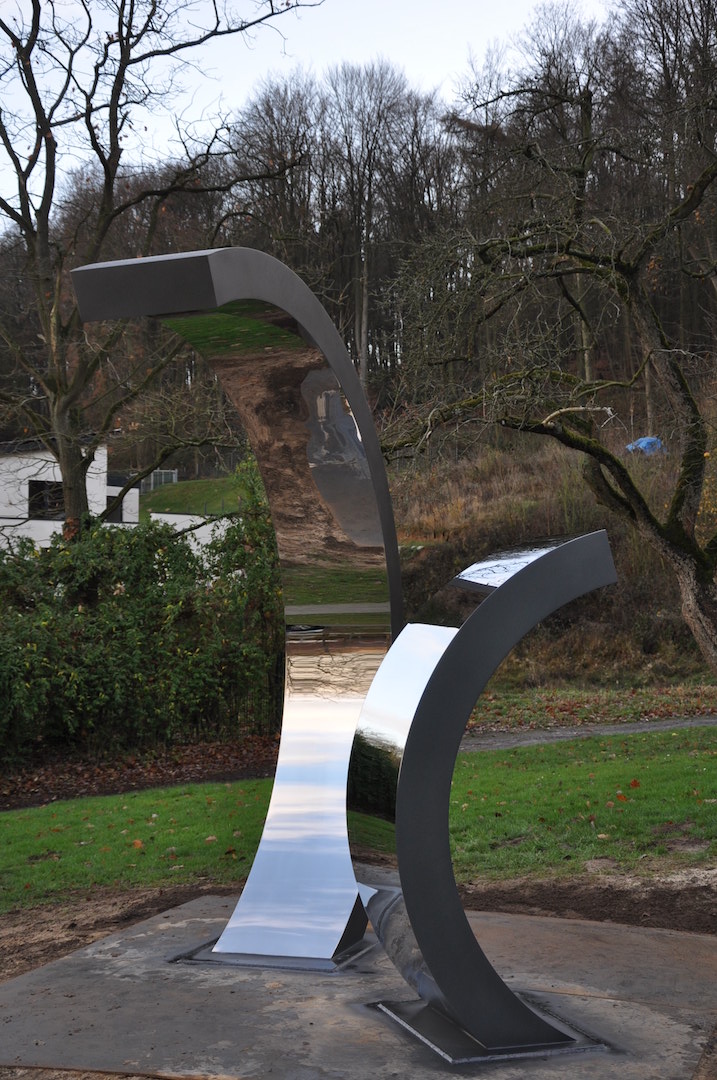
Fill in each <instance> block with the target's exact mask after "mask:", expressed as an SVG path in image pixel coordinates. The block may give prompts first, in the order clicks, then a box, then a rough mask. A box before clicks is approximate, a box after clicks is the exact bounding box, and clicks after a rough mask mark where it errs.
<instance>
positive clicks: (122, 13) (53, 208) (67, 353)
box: [0, 0, 321, 522]
mask: <svg viewBox="0 0 717 1080" xmlns="http://www.w3.org/2000/svg"><path fill="white" fill-rule="evenodd" d="M320 2H321V0H314V3H320ZM314 3H312V2H310V0H307V2H304V0H287V2H282V3H280V4H279V3H277V2H276V0H259V2H258V3H254V4H248V3H247V5H246V6H247V7H248V9H249V14H247V15H244V14H242V13H241V12H240V10H239V9H238V8H239V5H233V4H230V3H226V4H220V3H218V2H217V0H169V2H162V3H160V2H159V0H106V2H99V0H75V2H73V3H72V4H71V5H70V6H69V7H68V6H67V5H60V4H59V3H58V4H56V3H54V2H53V0H30V2H26V3H18V4H17V7H16V9H15V11H14V12H12V11H9V10H8V8H9V5H6V6H4V8H3V14H2V16H0V101H1V102H2V106H0V153H1V155H2V158H3V161H2V167H1V170H0V215H2V218H3V219H4V222H5V226H6V230H5V234H4V238H3V244H4V247H5V248H6V249H7V250H10V251H12V268H13V271H14V274H15V279H14V280H13V281H5V282H4V284H3V290H2V297H3V300H4V303H3V310H2V311H1V312H0V341H2V342H3V344H4V346H5V357H4V358H3V361H4V362H3V363H2V368H3V369H4V371H5V372H6V373H7V374H9V375H10V376H11V377H10V378H9V379H6V380H4V383H3V386H2V390H1V392H0V405H2V406H4V410H5V417H6V421H7V422H10V421H12V422H13V423H14V424H15V425H16V426H17V425H19V426H20V427H21V428H25V429H26V430H27V431H28V432H32V433H34V434H35V435H36V436H38V437H39V438H40V439H41V440H42V441H43V442H44V444H45V445H46V446H47V448H48V450H50V451H51V452H52V453H53V454H54V455H55V456H56V458H57V460H58V462H59V465H60V468H61V472H62V477H63V487H64V496H65V509H66V516H67V519H68V522H78V521H79V520H80V519H81V518H82V515H83V514H84V513H86V511H87V495H86V485H85V476H86V472H87V468H88V467H89V464H90V462H91V461H92V457H93V454H94V451H95V449H96V447H97V446H98V445H99V443H100V442H101V441H102V440H103V439H104V438H105V437H106V434H107V431H108V430H109V429H110V427H111V425H112V424H113V422H114V417H115V416H116V414H117V410H118V408H120V407H121V405H122V403H123V402H124V403H127V402H132V401H134V400H136V399H137V398H138V397H139V396H140V395H141V394H142V393H143V392H144V391H145V389H146V387H147V386H148V385H149V384H150V383H151V382H152V380H153V379H154V378H155V377H156V374H157V370H158V369H159V368H161V367H162V366H164V365H166V364H167V363H168V362H170V360H171V350H170V351H167V352H166V353H165V354H164V355H163V356H160V357H157V358H155V359H154V361H153V362H152V363H151V364H149V365H148V364H147V363H146V358H143V362H142V364H141V366H137V367H136V369H135V370H133V372H132V373H131V376H126V377H125V378H124V380H123V381H122V382H120V383H119V384H118V385H117V387H116V393H114V394H112V395H109V397H107V396H106V395H105V392H104V391H102V392H101V393H100V394H99V395H95V394H94V393H93V387H94V385H95V380H96V377H97V375H98V372H100V371H101V369H102V368H103V367H104V366H106V365H107V364H108V362H109V361H110V360H111V358H112V357H113V355H114V354H115V352H116V350H117V349H118V345H119V342H120V340H121V336H122V332H123V329H122V327H121V326H118V325H114V326H108V327H106V328H105V329H104V331H103V330H102V329H100V330H99V331H93V335H92V337H90V336H89V335H88V334H85V332H84V330H83V328H82V326H81V324H80V320H79V316H78V313H77V310H76V308H75V306H74V302H73V297H72V293H71V289H70V287H69V283H68V271H69V270H70V269H71V268H72V267H73V266H76V265H78V264H81V263H87V262H94V261H97V260H100V259H102V258H112V257H117V255H136V256H139V255H145V254H149V253H152V252H153V251H155V250H156V245H157V238H158V236H160V235H161V234H162V231H163V230H164V232H165V235H166V228H165V226H164V219H166V217H167V215H168V214H170V213H171V212H172V211H177V209H178V208H181V207H182V206H183V205H186V200H198V199H199V198H200V197H204V198H209V197H214V198H215V199H217V200H221V199H222V198H223V197H226V196H227V195H228V194H230V193H231V192H233V191H234V189H235V188H236V186H237V184H239V183H241V181H242V180H243V179H244V178H245V177H244V175H243V174H242V173H241V172H240V171H238V169H237V163H236V161H235V159H234V157H233V155H232V154H231V151H230V148H229V145H228V142H227V140H226V127H225V125H224V124H223V123H221V122H219V121H217V122H216V123H215V124H214V125H212V126H211V127H210V129H209V131H208V134H206V135H205V137H204V138H200V136H199V134H196V135H192V133H191V131H190V130H189V128H188V127H186V126H185V127H182V126H181V125H180V124H179V123H177V125H176V134H177V138H178V140H179V142H180V150H179V151H178V152H177V154H176V155H175V158H176V160H175V163H174V164H172V163H170V162H167V161H164V162H163V163H162V168H161V169H160V168H158V167H157V163H154V162H151V163H149V165H148V164H147V163H146V162H144V163H142V162H139V161H137V160H134V161H133V160H132V158H131V155H130V154H129V152H128V151H127V150H126V149H125V147H126V146H128V145H129V144H130V143H131V142H132V141H133V140H134V141H135V142H136V141H139V142H140V143H141V131H142V128H143V127H144V121H145V117H146V116H147V115H148V114H149V113H150V112H151V111H154V110H159V109H163V110H165V111H167V112H171V109H172V106H173V103H174V101H175V96H174V95H175V94H176V93H178V91H179V88H180V82H181V78H182V76H183V75H185V74H188V73H191V75H192V77H196V75H197V72H198V70H199V67H198V66H199V63H200V62H201V58H202V55H203V49H204V48H205V47H206V46H208V44H209V43H210V42H211V41H213V40H216V39H219V38H222V37H231V36H237V37H238V36H241V35H247V34H250V33H252V32H253V31H254V30H256V29H258V28H260V27H261V26H262V25H265V24H269V23H271V24H274V23H275V22H276V21H277V20H279V19H280V17H281V16H282V15H284V14H285V13H286V12H288V11H291V10H295V9H297V8H301V7H311V6H314ZM272 171H276V170H272ZM70 181H72V182H70ZM183 200H184V201H183ZM214 210H215V212H216V210H217V208H216V207H215V208H214ZM213 216H214V215H213ZM216 216H217V218H218V220H221V219H222V214H221V213H218V214H216ZM13 298H14V299H13ZM16 301H19V302H20V307H19V308H18V307H17V306H16ZM103 403H104V404H105V405H106V407H105V408H104V409H102V405H103ZM90 406H91V409H90V411H91V412H92V415H93V423H92V425H91V426H88V425H87V424H86V423H85V415H86V413H87V410H88V407H90Z"/></svg>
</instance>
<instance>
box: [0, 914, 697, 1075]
mask: <svg viewBox="0 0 717 1080" xmlns="http://www.w3.org/2000/svg"><path fill="white" fill-rule="evenodd" d="M232 907H233V903H232V901H231V900H229V899H225V898H218V897H203V898H201V899H199V900H195V901H192V902H191V903H189V904H184V905H182V906H181V907H178V908H174V909H173V910H171V911H168V912H165V913H164V914H162V915H158V916H155V917H154V918H152V919H149V920H147V921H146V922H143V923H140V924H139V925H137V926H134V927H131V928H129V929H127V930H123V931H121V932H120V933H117V934H113V935H111V936H110V937H107V938H104V939H103V940H101V941H98V942H95V943H94V944H92V945H90V946H88V947H87V948H84V949H81V950H79V951H78V952H75V953H73V954H71V955H69V956H67V957H64V958H63V959H61V960H57V961H55V962H54V963H51V964H48V965H47V966H45V967H43V968H38V969H37V970H35V971H31V972H28V973H26V974H25V975H22V976H20V977H18V978H15V979H12V980H10V981H9V982H6V983H4V984H1V985H0V1066H23V1067H40V1068H61V1069H68V1070H77V1071H102V1072H118V1073H140V1074H146V1075H151V1076H160V1077H208V1078H215V1077H217V1078H218V1077H221V1078H228V1077H232V1078H235V1080H245V1078H247V1080H248V1078H254V1077H267V1076H271V1077H272V1078H276V1080H339V1078H342V1080H352V1078H357V1080H358V1078H360V1080H363V1078H365V1077H367V1076H371V1077H377V1078H379V1080H383V1078H394V1077H406V1078H408V1077H411V1078H412V1080H428V1078H429V1077H430V1078H431V1080H440V1078H442V1077H449V1076H456V1075H458V1076H483V1075H490V1076H491V1077H493V1078H494V1080H515V1078H521V1080H542V1078H546V1080H547V1078H551V1080H558V1078H565V1080H567V1078H570V1080H575V1078H576V1077H579V1078H580V1080H611V1078H613V1077H615V1078H617V1077H619V1078H620V1080H688V1078H689V1077H691V1076H692V1075H693V1073H694V1070H695V1068H696V1066H697V1063H698V1060H699V1057H700V1053H701V1050H702V1047H703V1046H704V1044H705V1042H706V1040H707V1037H708V1036H709V1034H710V1032H711V1030H712V1028H713V1027H714V1024H715V1021H716V1020H717V939H715V938H712V937H710V936H706V935H705V936H703V935H697V934H681V933H674V932H671V931H666V930H641V929H634V928H630V927H624V926H615V925H611V924H605V923H587V922H582V921H579V920H554V919H544V918H538V917H533V916H516V915H511V916H508V915H500V914H471V915H470V916H469V917H470V921H471V925H472V926H473V928H474V930H475V932H476V935H477V937H478V940H479V941H480V942H481V945H482V946H483V948H484V949H485V952H486V953H487V955H488V956H489V957H490V959H491V960H492V962H493V963H494V965H495V966H496V968H497V969H498V970H499V971H500V973H501V974H502V975H503V976H504V978H506V981H507V982H508V983H509V984H510V985H511V986H512V987H513V988H514V989H516V990H519V991H520V992H522V993H525V994H526V996H527V997H528V998H529V1000H532V1001H533V1002H535V1003H536V1004H537V1005H538V1006H540V1007H541V1008H544V1009H547V1010H548V1011H550V1012H552V1013H554V1014H555V1015H557V1016H558V1017H560V1018H562V1019H563V1020H565V1021H566V1022H567V1023H569V1024H570V1025H572V1026H574V1027H576V1028H578V1029H580V1030H582V1031H585V1032H586V1033H587V1034H588V1035H591V1036H593V1037H595V1038H597V1039H599V1040H600V1041H601V1042H602V1043H604V1044H606V1046H607V1049H601V1050H589V1051H585V1052H583V1053H580V1054H577V1055H576V1054H570V1055H561V1056H557V1057H538V1058H533V1059H530V1060H525V1061H507V1062H496V1063H490V1064H487V1063H483V1064H480V1065H471V1066H459V1067H451V1066H449V1065H447V1064H446V1063H445V1062H444V1061H443V1060H442V1059H441V1058H439V1057H438V1056H437V1055H435V1054H434V1053H433V1052H432V1051H431V1050H429V1049H428V1048H427V1047H426V1046H424V1045H422V1044H421V1043H419V1042H417V1041H416V1040H414V1039H413V1038H412V1037H411V1036H410V1035H409V1034H408V1033H407V1032H405V1031H404V1030H403V1029H401V1028H400V1027H398V1026H397V1025H395V1024H394V1023H393V1022H392V1021H391V1020H389V1019H388V1018H387V1017H386V1016H384V1015H383V1014H382V1013H381V1012H380V1011H378V1010H377V1009H376V1008H375V1007H374V1006H375V1003H376V1002H379V1001H382V1000H391V1001H396V1000H403V1001H407V1000H410V998H411V996H412V995H411V991H410V990H409V988H408V987H407V986H406V985H405V983H404V982H403V980H402V979H401V978H400V976H398V974H397V973H396V972H395V970H394V969H393V967H392V965H391V964H390V962H389V961H388V960H387V959H386V957H385V956H384V954H383V952H382V951H381V950H380V948H379V947H375V948H374V949H372V950H371V951H370V952H369V953H367V954H366V955H364V956H363V957H362V958H361V959H359V960H357V961H355V962H353V963H351V964H349V965H348V966H347V967H346V968H344V969H342V970H340V971H337V972H334V973H332V974H317V973H316V972H303V971H283V970H277V969H272V970H267V969H257V968H241V967H235V966H231V965H227V966H224V965H221V966H220V965H218V964H216V963H198V962H193V961H187V960H179V961H177V960H176V958H177V957H178V956H180V955H186V954H187V953H190V952H192V951H193V950H197V949H200V948H201V946H202V945H205V944H206V943H207V942H209V941H211V940H212V939H214V938H216V937H218V935H219V934H220V932H221V931H222V929H223V927H224V924H225V922H226V919H227V918H228V915H229V913H230V912H231V910H232Z"/></svg>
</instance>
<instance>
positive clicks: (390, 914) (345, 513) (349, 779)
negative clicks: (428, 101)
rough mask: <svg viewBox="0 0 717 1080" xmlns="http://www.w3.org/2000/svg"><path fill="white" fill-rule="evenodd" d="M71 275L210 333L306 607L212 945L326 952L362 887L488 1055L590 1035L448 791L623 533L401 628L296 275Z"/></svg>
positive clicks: (346, 406)
mask: <svg viewBox="0 0 717 1080" xmlns="http://www.w3.org/2000/svg"><path fill="white" fill-rule="evenodd" d="M74 281H75V286H76V291H77V293H78V299H79V302H80V309H81V312H82V315H83V317H84V318H85V319H88V318H90V319H91V318H117V317H122V316H129V315H137V314H154V315H163V316H173V318H172V325H173V326H174V328H175V329H176V330H177V331H178V332H179V333H181V334H183V335H184V336H185V337H186V339H187V340H188V341H190V342H193V343H194V344H195V346H196V347H197V348H201V349H202V351H203V352H204V353H205V355H206V356H207V358H208V360H209V362H210V364H211V365H212V367H213V369H214V370H215V372H216V373H217V375H218V376H219V378H220V379H221V381H222V384H223V385H224V387H225V389H226V391H227V393H228V394H229V396H230V397H231V398H232V400H233V401H234V402H235V404H236V406H237V408H238V409H239V412H240V414H241V416H242V419H243V422H244V425H245V427H246V430H247V433H248V435H249V438H250V441H251V444H252V447H253V449H254V452H255V454H256V456H257V460H258V462H259V466H260V469H261V472H262V476H263V479H264V483H265V487H266V491H267V496H268V499H269V503H270V506H271V512H272V519H273V522H274V527H275V530H276V536H277V545H278V549H279V557H280V561H281V566H282V573H283V575H284V584H285V600H286V608H285V611H286V617H287V633H286V657H287V667H286V670H287V676H286V695H285V704H284V718H283V726H282V738H281V747H280V753H279V763H278V767H277V774H276V781H275V785H274V791H273V795H272V799H271V804H270V807H269V811H268V815H267V820H266V824H265V828H264V833H263V836H262V840H261V844H260V847H259V851H258V853H257V856H256V859H255V862H254V865H253V867H252V870H251V873H250V876H249V879H248V881H247V884H246V886H245V889H244V892H243V894H242V897H241V899H240V901H239V903H238V905H237V908H236V910H235V912H234V914H233V915H232V918H231V919H230V921H229V923H228V924H227V927H226V929H225V930H224V933H223V934H222V935H221V937H220V939H219V941H218V943H217V945H216V946H215V951H216V952H217V953H218V954H222V955H227V954H229V955H230V956H232V957H237V956H239V957H248V956H261V957H263V958H265V959H266V960H267V961H269V960H271V958H281V957H283V958H285V959H286V958H294V959H295V958H303V959H305V960H307V961H315V962H316V963H317V964H326V962H327V961H330V960H331V958H333V957H336V956H337V955H338V954H339V953H340V952H341V950H343V949H345V948H347V947H348V946H351V945H353V944H355V943H356V942H358V940H359V939H360V937H361V935H362V933H363V930H364V927H365V923H366V916H365V912H364V910H363V906H362V905H361V904H360V903H359V902H358V896H359V889H360V896H361V898H362V900H363V902H364V905H365V908H366V910H367V911H368V914H369V917H370V919H371V922H372V924H373V926H374V929H375V930H376V933H377V935H378V936H379V938H380V940H381V941H382V942H383V944H384V946H385V948H386V950H387V952H388V953H389V955H390V956H391V958H392V960H393V961H394V963H395V964H396V966H397V967H398V969H399V970H400V971H401V972H402V974H403V975H404V977H405V978H406V980H407V981H408V982H409V983H410V984H411V985H412V986H413V987H414V988H415V989H416V991H417V992H418V994H419V995H420V997H421V998H422V999H423V1001H424V1002H426V1003H427V1008H429V1009H432V1010H435V1012H437V1013H438V1014H440V1016H441V1017H442V1018H444V1019H445V1018H447V1019H448V1020H449V1021H451V1022H452V1023H454V1024H455V1025H456V1026H457V1028H459V1029H461V1030H462V1031H463V1032H466V1033H468V1035H470V1036H471V1037H472V1038H473V1039H475V1040H477V1041H478V1042H479V1043H480V1045H481V1048H482V1049H481V1056H485V1052H486V1051H488V1052H494V1053H495V1054H496V1055H497V1056H502V1055H505V1053H511V1054H512V1053H513V1052H515V1053H534V1052H536V1050H538V1051H548V1050H553V1049H557V1050H559V1049H561V1048H565V1047H567V1046H569V1045H571V1044H572V1043H573V1039H572V1036H571V1035H570V1034H568V1033H566V1031H565V1029H564V1027H562V1026H560V1025H556V1024H555V1023H553V1022H552V1020H551V1019H550V1018H548V1017H545V1016H542V1015H539V1013H538V1012H536V1011H535V1010H534V1009H533V1008H531V1007H529V1006H528V1005H527V1004H526V1003H525V1002H523V1001H522V1000H521V999H520V998H519V997H517V996H516V995H515V994H513V993H512V991H511V990H510V989H509V988H508V987H507V986H506V984H505V983H504V982H503V981H502V979H501V978H500V977H499V976H498V974H497V973H496V972H495V970H494V969H493V967H492V966H491V964H490V963H489V961H488V960H487V958H486V957H485V955H484V954H483V952H482V950H481V949H480V946H479V945H478V943H477V942H476V940H475V937H474V936H473V934H472V932H471V930H470V927H469V925H468V922H467V920H466V918H465V915H464V913H463V909H462V906H461V904H460V900H459V897H458V892H457V889H456V883H455V879H454V876H453V869H452V865H451V855H450V846H449V834H448V807H449V796H450V786H451V778H452V774H453V768H454V764H455V759H456V755H457V753H458V749H459V745H460V740H461V737H462V735H463V732H464V729H465V725H466V723H467V721H468V718H469V716H470V713H471V710H472V709H473V706H474V705H475V702H476V700H477V698H478V696H479V695H480V693H481V691H482V689H483V687H484V686H485V683H486V682H487V680H488V678H489V677H490V675H491V674H492V673H493V671H494V670H495V668H496V667H497V666H498V664H499V663H500V661H501V660H502V659H503V658H504V657H505V656H506V655H507V653H508V652H509V651H510V650H511V649H512V648H513V646H514V645H515V644H516V643H517V642H518V641H519V640H520V638H521V637H522V636H523V635H524V634H525V633H526V632H527V631H528V630H529V629H530V628H531V627H532V626H534V625H535V623H536V622H538V621H539V620H540V619H542V618H544V617H545V616H547V615H548V614H550V613H551V612H552V611H554V610H555V609H556V608H558V607H560V606H561V605H562V604H564V603H566V602H568V601H569V600H572V599H574V598H575V597H577V596H579V595H581V594H582V593H584V592H587V591H589V590H592V589H595V588H598V587H599V586H601V585H605V584H608V583H610V582H612V581H614V580H615V573H614V567H613V564H612V557H611V555H610V549H609V545H608V543H607V539H606V537H605V535H604V533H596V534H593V535H591V536H587V537H581V538H579V539H578V540H574V541H570V542H566V543H562V544H559V545H557V546H555V545H547V546H546V547H541V548H539V549H535V550H533V551H530V552H528V553H525V552H520V553H517V552H512V553H507V554H503V555H501V556H500V557H495V558H493V559H491V560H485V561H483V562H481V563H478V564H474V566H472V567H469V568H468V570H466V571H464V572H463V574H461V575H459V577H458V579H455V581H454V583H455V584H458V585H460V586H461V587H465V588H468V589H471V590H476V591H480V592H486V593H488V595H487V598H486V599H485V600H484V601H483V602H482V603H481V604H480V606H479V607H478V608H477V610H475V611H474V612H473V614H472V615H470V616H469V618H468V619H467V620H466V621H465V622H464V623H463V625H462V626H461V627H460V628H459V629H456V628H450V627H448V628H447V627H438V626H432V625H427V624H416V625H411V626H407V627H405V628H403V618H402V609H401V588H400V573H399V563H398V550H397V544H396V536H395V529H394V524H393V516H392V511H391V505H390V499H389V495H388V486H387V482H386V476H385V473H384V469H383V462H382V458H381V453H380V448H379V445H378V440H377V437H376V433H375V430H374V428H373V424H372V420H371V415H370V412H369V409H368V406H367V404H366V401H365V398H364V396H363V393H362V391H361V388H360V386H359V383H358V379H357V377H356V374H355V372H354V369H353V367H352V365H351V363H350V361H349V358H348V356H347V354H346V352H345V349H344V348H343V345H342V343H341V341H340V338H339V337H338V334H337V333H336V330H335V328H334V327H333V325H332V324H331V321H330V320H329V319H328V316H327V315H326V313H325V311H324V310H323V308H322V307H321V305H320V304H319V303H318V301H317V300H316V299H315V298H314V297H313V296H312V294H311V293H310V291H309V290H308V289H307V288H306V286H305V285H303V283H302V282H301V281H300V280H299V279H298V278H297V277H296V275H294V274H292V273H291V272H290V271H289V270H288V269H287V268H286V267H283V266H282V265H281V264H280V263H277V262H276V260H274V259H271V258H270V257H269V256H266V255H263V254H262V253H260V252H256V251H247V250H243V249H228V250H222V251H216V252H194V253H189V254H188V255H182V256H167V257H162V258H158V259H146V260H138V261H137V260H133V261H130V262H126V263H111V264H100V265H98V266H94V267H83V268H80V269H79V270H77V271H75V272H74ZM221 305H225V306H224V307H223V309H222V311H221V312H220V313H218V314H213V313H212V312H213V309H216V308H217V307H219V306H221ZM319 591H320V593H321V595H322V597H323V600H319V599H317V593H318V592H319ZM391 633H393V636H394V638H395V640H394V643H393V645H392V646H391V647H390V649H389V642H390V635H391ZM354 731H355V736H354ZM349 755H350V760H349ZM347 788H348V793H349V803H350V811H351V813H350V815H349V817H350V844H349V838H348V836H347V831H346V814H345V792H346V790H347ZM374 853H377V854H374ZM352 859H353V868H352ZM392 860H393V863H392ZM373 863H375V864H376V865H375V866H374V865H372V864H373ZM387 863H388V864H389V865H392V864H393V865H396V866H397V868H398V879H397V880H395V881H392V880H388V881H387V879H386V865H387ZM354 869H355V871H356V876H355V875H354ZM357 877H358V879H359V880H360V881H361V885H360V886H359V887H357V884H356V879H357ZM401 1022H402V1023H405V1022H406V1020H405V1017H404V1019H403V1020H401ZM421 1022H422V1024H423V1025H424V1026H425V1025H426V1024H428V1027H431V1028H432V1027H433V1026H434V1025H433V1023H432V1021H430V1019H429V1020H426V1018H425V1017H424V1019H423V1020H422V1021H421ZM439 1026H440V1025H439Z"/></svg>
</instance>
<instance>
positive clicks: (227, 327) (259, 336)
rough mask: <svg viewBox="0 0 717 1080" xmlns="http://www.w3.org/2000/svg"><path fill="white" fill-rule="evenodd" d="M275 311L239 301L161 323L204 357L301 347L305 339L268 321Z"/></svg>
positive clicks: (304, 345) (271, 308)
mask: <svg viewBox="0 0 717 1080" xmlns="http://www.w3.org/2000/svg"><path fill="white" fill-rule="evenodd" d="M275 313H276V308H273V307H271V305H269V304H253V303H247V302H246V301H243V302H237V303H234V304H227V305H226V306H225V307H222V308H219V310H217V311H212V312H207V313H206V314H202V315H182V316H179V317H175V318H171V319H165V320H164V322H165V323H166V325H167V326H168V327H169V328H170V329H171V330H174V332H175V333H177V334H179V336H180V337H183V338H184V340H185V341H188V342H189V344H190V345H192V346H193V347H194V348H195V349H196V350H197V351H198V352H201V353H203V354H205V355H208V356H217V355H220V354H221V353H227V352H231V353H234V352H238V353H242V352H246V353H257V352H263V351H264V350H265V349H276V348H280V349H282V350H286V349H292V350H293V349H305V348H306V342H304V341H302V339H301V338H300V337H299V336H298V335H297V334H295V333H292V332H291V331H290V330H286V329H285V328H284V327H282V326H277V325H276V324H275V323H274V322H272V321H271V317H272V315H274V314H275ZM262 316H265V318H262Z"/></svg>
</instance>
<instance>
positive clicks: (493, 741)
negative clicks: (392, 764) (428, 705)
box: [461, 715, 717, 751]
mask: <svg viewBox="0 0 717 1080" xmlns="http://www.w3.org/2000/svg"><path fill="white" fill-rule="evenodd" d="M716 724H717V716H716V715H713V716H677V717H670V718H669V719H667V720H637V721H635V722H634V723H629V724H581V725H580V726H579V727H559V728H529V729H524V728H518V729H515V730H514V731H486V732H482V733H479V732H476V731H471V732H469V733H468V734H467V735H466V736H465V737H464V739H463V742H462V743H461V750H465V751H471V750H512V749H513V748H514V747H516V746H538V745H540V744H541V743H553V742H563V741H566V740H568V739H589V738H591V737H592V736H594V735H598V736H603V735H636V734H639V733H640V732H642V731H677V730H678V729H680V728H695V727H714V726H715V725H716Z"/></svg>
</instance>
